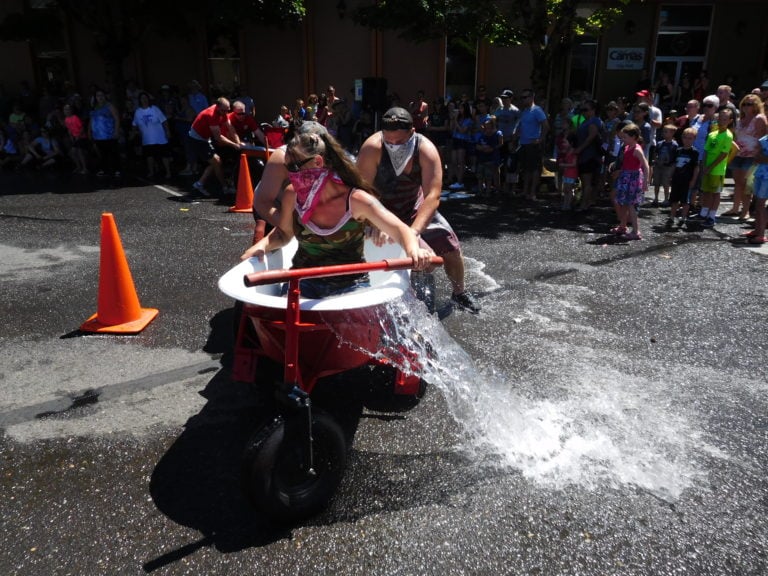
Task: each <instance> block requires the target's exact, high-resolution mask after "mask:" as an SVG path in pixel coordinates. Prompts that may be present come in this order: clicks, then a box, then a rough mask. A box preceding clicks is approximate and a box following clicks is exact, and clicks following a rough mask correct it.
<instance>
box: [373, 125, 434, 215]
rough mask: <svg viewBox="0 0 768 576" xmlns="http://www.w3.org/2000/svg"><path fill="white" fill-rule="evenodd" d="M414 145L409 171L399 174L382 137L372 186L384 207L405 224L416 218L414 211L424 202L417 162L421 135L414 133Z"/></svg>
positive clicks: (419, 168) (419, 166)
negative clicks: (379, 157) (374, 187)
mask: <svg viewBox="0 0 768 576" xmlns="http://www.w3.org/2000/svg"><path fill="white" fill-rule="evenodd" d="M414 138H416V146H415V147H414V150H413V156H412V157H411V171H410V172H409V173H407V174H406V173H405V171H403V172H402V173H401V174H400V176H398V175H397V174H396V173H395V168H394V166H393V165H392V160H390V158H389V153H388V152H387V150H386V148H385V147H384V137H383V135H382V138H381V159H380V161H379V168H378V170H377V171H376V178H375V180H374V182H373V183H374V186H376V190H377V191H378V192H379V194H380V195H381V203H382V204H383V205H384V207H385V208H386V209H387V210H389V211H390V212H392V213H393V214H394V215H395V216H397V217H398V218H400V220H402V221H403V222H405V223H406V224H411V223H412V222H413V220H414V218H416V211H417V210H418V209H419V206H421V203H422V202H424V192H423V190H422V187H421V164H420V163H419V147H420V144H421V139H422V138H423V136H422V135H421V134H414Z"/></svg>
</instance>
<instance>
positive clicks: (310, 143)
mask: <svg viewBox="0 0 768 576" xmlns="http://www.w3.org/2000/svg"><path fill="white" fill-rule="evenodd" d="M284 157H285V163H284V166H285V170H286V172H287V174H288V180H289V181H290V185H289V186H287V187H286V189H285V192H284V194H283V199H282V205H283V206H284V207H286V208H284V209H283V210H282V211H281V212H280V222H279V224H278V226H277V227H276V228H273V229H272V230H271V231H270V233H269V234H267V235H266V236H265V237H264V238H262V239H261V240H259V241H258V242H256V243H255V244H254V245H253V246H251V248H249V249H248V250H246V251H245V253H244V254H243V255H242V259H247V258H251V257H254V256H255V257H257V258H259V259H260V260H261V259H262V258H263V257H264V254H266V253H267V252H269V251H272V250H276V249H278V248H280V247H282V246H284V245H285V244H286V243H287V242H288V241H289V240H291V238H293V237H294V236H295V237H296V239H297V240H298V242H299V247H298V250H297V251H296V254H295V255H294V257H293V267H294V268H312V267H316V266H331V265H335V264H356V263H359V262H363V261H364V255H363V244H364V242H365V232H366V227H367V226H368V225H369V224H370V225H372V226H375V227H376V228H377V229H379V230H382V231H384V232H385V233H386V234H388V235H389V236H390V237H391V238H394V239H395V240H396V241H397V242H398V243H399V244H400V245H401V246H402V247H403V249H404V250H405V253H406V255H407V256H408V257H409V258H411V259H412V260H413V268H414V270H423V269H425V268H427V267H428V266H429V264H430V258H431V257H432V256H433V255H434V253H433V252H432V251H431V250H429V249H427V248H423V247H421V246H420V245H419V237H418V235H417V234H415V233H414V231H413V230H411V229H410V228H409V227H408V226H407V225H406V224H405V223H404V222H402V221H401V220H399V219H398V218H397V217H396V216H395V215H394V214H392V213H391V212H390V211H389V210H387V209H386V208H384V206H382V204H381V202H379V200H378V199H377V198H376V196H375V191H374V189H373V188H372V187H371V186H370V185H369V184H367V183H366V182H365V181H364V180H363V178H362V177H361V175H360V173H359V172H358V170H357V167H356V166H355V165H354V163H353V162H352V160H351V159H350V158H349V157H348V156H347V155H346V153H345V152H344V150H343V149H342V148H341V145H340V144H339V143H338V142H337V141H336V139H335V138H333V137H332V136H331V135H330V134H327V133H324V134H319V135H318V134H315V133H304V134H298V135H297V136H295V137H294V138H293V139H291V141H290V142H289V143H288V144H287V146H286V149H285V156H284ZM288 206H292V207H293V209H292V210H288V209H287V207H288ZM369 285H370V283H369V279H368V274H366V273H363V274H349V275H345V276H332V277H328V278H311V279H305V280H302V283H301V291H302V294H303V295H304V296H305V297H307V298H325V297H327V296H333V295H337V294H343V293H345V292H349V291H351V290H355V289H357V288H361V287H365V286H369Z"/></svg>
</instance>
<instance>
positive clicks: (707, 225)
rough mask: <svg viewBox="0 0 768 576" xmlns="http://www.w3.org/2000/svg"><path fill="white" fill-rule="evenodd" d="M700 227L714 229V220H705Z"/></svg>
mask: <svg viewBox="0 0 768 576" xmlns="http://www.w3.org/2000/svg"><path fill="white" fill-rule="evenodd" d="M701 225H702V226H703V227H704V228H714V227H715V219H714V218H705V219H704V222H702V223H701Z"/></svg>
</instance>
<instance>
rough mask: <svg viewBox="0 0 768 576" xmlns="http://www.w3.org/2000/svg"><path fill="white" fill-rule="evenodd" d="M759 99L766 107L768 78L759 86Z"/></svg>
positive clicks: (767, 101)
mask: <svg viewBox="0 0 768 576" xmlns="http://www.w3.org/2000/svg"><path fill="white" fill-rule="evenodd" d="M760 99H761V100H762V101H763V105H764V106H766V107H768V80H766V81H765V82H763V83H762V85H761V86H760Z"/></svg>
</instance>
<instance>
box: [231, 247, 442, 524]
mask: <svg viewBox="0 0 768 576" xmlns="http://www.w3.org/2000/svg"><path fill="white" fill-rule="evenodd" d="M296 247H297V244H296V241H295V240H293V241H292V242H291V243H289V244H288V245H287V246H285V247H284V248H282V249H281V250H278V251H275V252H272V253H270V254H267V255H266V256H265V257H264V259H263V261H259V260H258V259H257V258H251V259H249V260H246V261H243V262H241V263H240V264H238V265H237V266H235V267H234V268H232V269H231V270H229V271H228V272H227V273H226V274H224V275H223V276H222V277H221V278H220V280H219V288H220V290H221V291H222V292H224V293H225V294H227V295H228V296H230V297H232V298H234V299H235V300H236V301H237V303H236V306H235V310H236V341H235V351H234V360H233V367H232V377H233V380H235V381H240V382H248V383H252V384H254V385H255V387H256V390H257V392H258V393H259V395H260V397H261V398H263V399H264V400H265V405H266V409H265V412H266V414H267V418H266V419H265V423H264V424H263V425H261V426H260V427H259V428H258V429H257V431H256V432H255V433H254V435H253V436H252V437H251V439H250V441H249V442H248V444H247V447H246V449H245V451H244V454H243V468H242V476H243V486H244V489H245V491H246V493H247V494H248V496H249V497H250V499H251V501H252V502H253V503H254V504H255V506H256V507H257V508H258V509H260V510H261V511H263V512H264V513H265V514H267V515H268V516H270V517H271V518H272V519H273V520H276V521H278V522H292V521H296V520H299V519H301V518H305V517H307V516H311V515H313V514H315V513H317V512H319V511H320V510H322V509H323V508H324V507H325V506H326V505H327V503H328V501H329V500H330V499H331V497H332V496H333V494H334V493H335V491H336V488H337V487H338V485H339V483H340V482H341V479H342V476H343V473H344V468H345V466H346V458H347V449H348V445H349V443H350V442H351V439H352V436H353V435H354V428H355V427H356V424H357V421H356V420H355V415H354V413H350V412H354V411H353V410H348V407H347V405H345V404H344V402H343V401H339V398H338V395H337V396H336V398H335V399H334V395H333V394H330V395H327V394H326V395H324V394H322V390H321V389H322V388H323V387H322V386H318V382H321V381H322V382H326V381H328V380H332V378H333V377H334V376H337V375H349V374H351V375H353V376H352V378H353V379H354V378H355V377H357V378H360V379H366V378H373V377H374V376H375V377H376V378H379V379H380V378H381V377H382V375H383V377H384V378H385V379H386V380H387V386H388V390H389V391H390V392H391V394H392V398H393V400H395V401H396V403H397V404H399V405H401V406H409V407H410V406H414V405H415V404H416V403H417V402H418V399H419V398H420V397H421V395H422V394H423V392H424V388H425V386H426V384H425V383H424V381H423V380H422V379H421V377H420V375H419V374H420V373H421V365H420V362H419V359H418V358H417V357H416V355H415V354H414V353H413V352H412V351H409V350H407V349H406V348H405V347H404V346H400V345H397V344H396V345H395V346H396V347H397V348H398V349H397V350H382V344H383V342H384V341H386V340H387V339H383V338H382V336H383V335H384V334H383V332H384V331H385V327H384V326H383V325H382V319H385V320H384V322H385V323H386V318H387V315H388V314H387V308H386V307H387V305H388V304H389V303H391V302H394V301H396V300H398V299H401V298H402V297H403V296H404V294H405V293H406V292H407V291H409V290H410V280H409V273H408V269H410V268H411V267H412V262H411V259H410V258H403V252H402V249H401V248H400V246H399V245H397V244H386V245H384V246H381V247H377V246H375V245H374V244H373V243H372V242H370V241H366V244H365V259H366V262H364V263H361V264H349V265H340V266H323V267H318V268H304V269H291V270H289V269H288V268H289V266H290V263H291V259H292V257H293V254H294V253H295V251H296ZM433 264H434V265H440V264H442V259H440V258H437V257H435V258H433ZM359 272H368V273H369V276H370V281H371V282H370V283H371V286H370V287H365V288H358V289H356V290H354V291H352V292H348V293H345V294H341V295H338V296H331V297H327V298H321V299H307V298H302V297H301V291H300V286H301V284H300V280H301V279H302V278H310V277H324V276H337V275H345V274H351V273H359ZM286 282H287V284H288V291H287V295H283V293H284V288H283V286H282V285H283V284H284V283H286ZM381 352H383V353H381ZM388 352H389V353H388ZM391 358H398V359H399V360H398V362H397V363H396V364H397V365H394V364H395V363H393V362H392V361H391V360H390V359H391ZM354 384H355V385H357V383H354ZM366 384H367V383H365V382H360V386H365V385H366ZM342 400H343V399H342ZM397 401H399V402H397ZM357 417H359V414H358V415H357ZM350 419H351V422H350ZM350 430H351V432H350Z"/></svg>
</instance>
